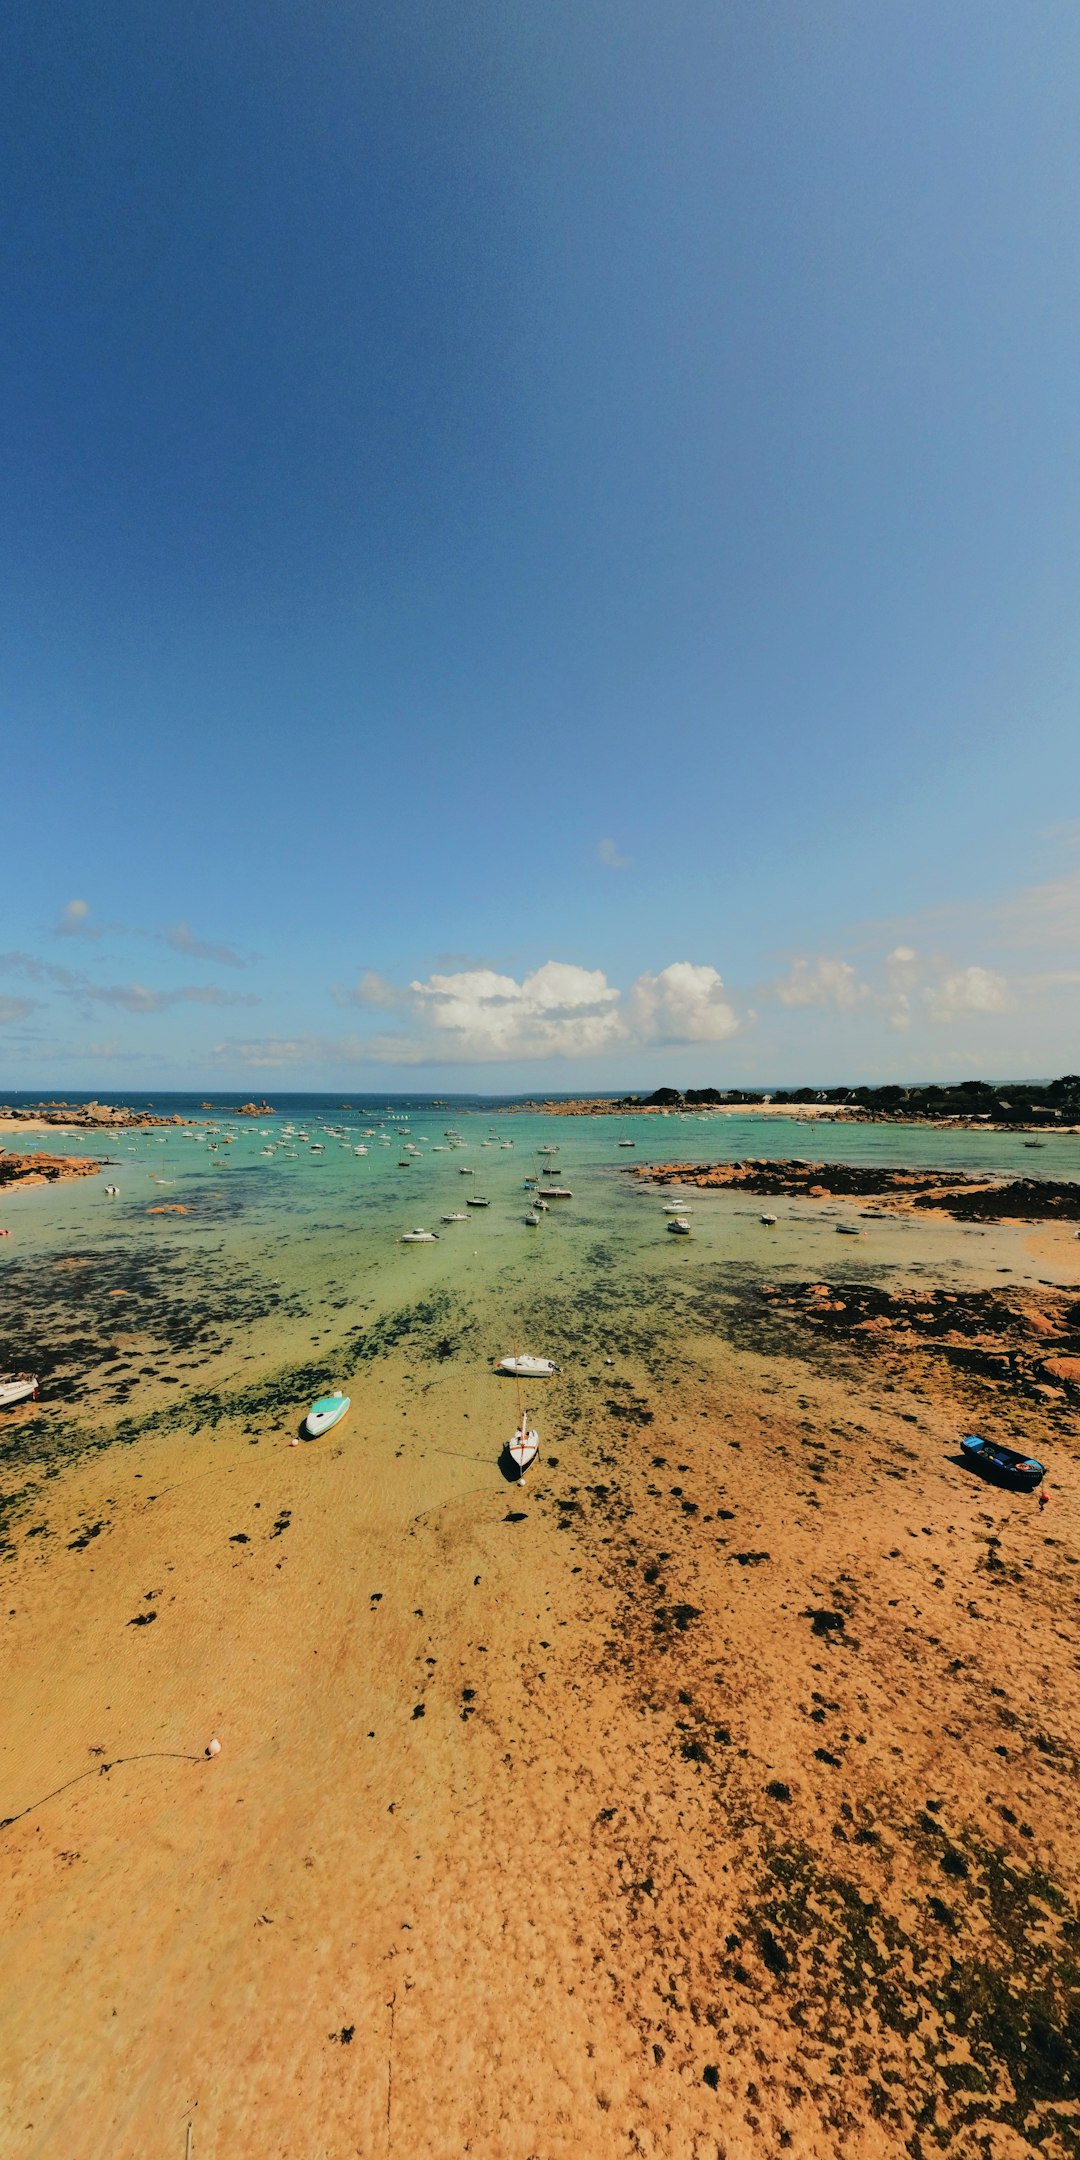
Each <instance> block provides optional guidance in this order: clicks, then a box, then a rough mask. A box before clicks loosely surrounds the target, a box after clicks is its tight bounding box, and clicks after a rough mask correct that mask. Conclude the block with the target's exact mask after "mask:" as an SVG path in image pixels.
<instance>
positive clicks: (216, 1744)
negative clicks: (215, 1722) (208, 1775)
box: [206, 1740, 221, 1761]
mask: <svg viewBox="0 0 1080 2160" xmlns="http://www.w3.org/2000/svg"><path fill="white" fill-rule="evenodd" d="M220 1753H221V1742H220V1740H211V1742H210V1745H209V1747H208V1748H207V1749H206V1757H207V1761H209V1760H210V1759H211V1757H213V1756H214V1755H220Z"/></svg>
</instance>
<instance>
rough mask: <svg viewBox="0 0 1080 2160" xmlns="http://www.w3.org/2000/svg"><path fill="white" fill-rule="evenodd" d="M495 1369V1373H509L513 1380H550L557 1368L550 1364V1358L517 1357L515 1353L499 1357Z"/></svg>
mask: <svg viewBox="0 0 1080 2160" xmlns="http://www.w3.org/2000/svg"><path fill="white" fill-rule="evenodd" d="M495 1370H496V1372H497V1373H509V1374H510V1375H511V1377H512V1378H513V1379H515V1380H550V1379H551V1376H552V1374H553V1373H556V1372H558V1370H559V1368H558V1366H557V1365H553V1364H552V1362H551V1359H550V1358H546V1357H518V1356H517V1355H516V1354H515V1356H514V1357H504V1358H499V1360H498V1362H497V1364H496V1366H495Z"/></svg>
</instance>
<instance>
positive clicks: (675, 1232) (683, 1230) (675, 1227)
mask: <svg viewBox="0 0 1080 2160" xmlns="http://www.w3.org/2000/svg"><path fill="white" fill-rule="evenodd" d="M668 1229H669V1230H670V1231H671V1234H672V1236H673V1237H689V1235H690V1224H689V1223H688V1222H687V1220H686V1217H685V1215H673V1216H672V1218H671V1221H670V1222H669V1224H668Z"/></svg>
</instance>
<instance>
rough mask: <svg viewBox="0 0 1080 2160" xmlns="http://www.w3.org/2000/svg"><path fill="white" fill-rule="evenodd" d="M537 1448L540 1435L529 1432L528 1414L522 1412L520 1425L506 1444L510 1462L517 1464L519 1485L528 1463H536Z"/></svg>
mask: <svg viewBox="0 0 1080 2160" xmlns="http://www.w3.org/2000/svg"><path fill="white" fill-rule="evenodd" d="M539 1447H540V1435H539V1433H537V1432H533V1431H531V1430H530V1427H529V1413H528V1411H527V1410H522V1413H521V1423H520V1425H519V1426H518V1428H517V1431H516V1432H515V1433H514V1434H513V1435H512V1436H511V1438H510V1439H509V1440H508V1441H507V1443H506V1452H507V1454H508V1455H509V1457H510V1460H511V1462H514V1463H516V1464H517V1471H518V1483H519V1485H520V1484H521V1482H522V1481H523V1479H524V1476H525V1472H526V1470H527V1469H528V1468H529V1465H530V1463H534V1462H535V1461H536V1457H537V1453H538V1451H539Z"/></svg>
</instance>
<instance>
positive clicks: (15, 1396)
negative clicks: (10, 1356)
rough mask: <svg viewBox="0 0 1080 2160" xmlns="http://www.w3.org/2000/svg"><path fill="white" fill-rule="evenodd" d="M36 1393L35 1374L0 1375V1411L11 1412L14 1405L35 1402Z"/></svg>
mask: <svg viewBox="0 0 1080 2160" xmlns="http://www.w3.org/2000/svg"><path fill="white" fill-rule="evenodd" d="M37 1391H38V1384H37V1374H36V1373H28V1372H19V1373H10V1372H9V1373H0V1410H13V1409H14V1408H15V1405H16V1403H21V1402H36V1401H37Z"/></svg>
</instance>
